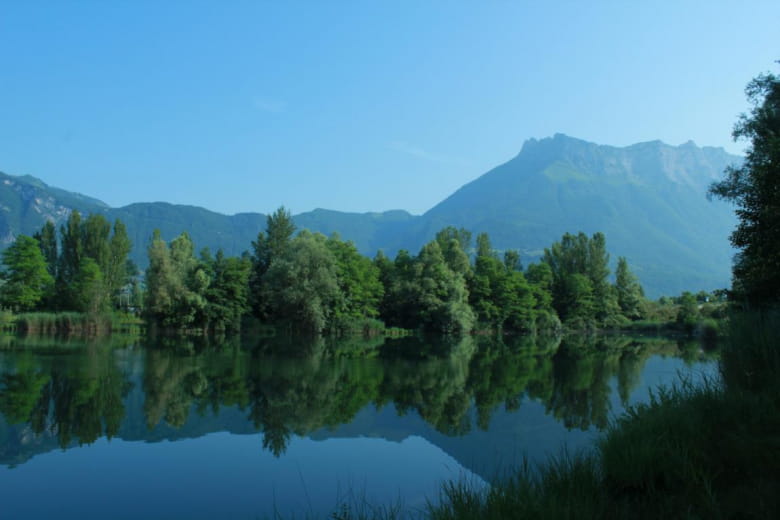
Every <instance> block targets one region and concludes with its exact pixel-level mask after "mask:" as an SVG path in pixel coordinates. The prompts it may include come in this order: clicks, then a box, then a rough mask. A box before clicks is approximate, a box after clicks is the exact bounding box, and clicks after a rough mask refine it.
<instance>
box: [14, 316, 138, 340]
mask: <svg viewBox="0 0 780 520" xmlns="http://www.w3.org/2000/svg"><path fill="white" fill-rule="evenodd" d="M4 324H5V325H4V328H5V329H6V330H9V329H11V330H14V331H16V332H21V333H25V334H36V335H43V334H46V335H82V336H100V335H105V334H111V333H124V334H127V333H138V332H140V331H141V328H142V327H143V321H142V320H140V319H139V318H137V317H135V316H132V315H129V314H122V313H104V314H86V313H79V312H28V313H22V314H17V315H10V316H9V317H7V319H6V320H5V321H4Z"/></svg>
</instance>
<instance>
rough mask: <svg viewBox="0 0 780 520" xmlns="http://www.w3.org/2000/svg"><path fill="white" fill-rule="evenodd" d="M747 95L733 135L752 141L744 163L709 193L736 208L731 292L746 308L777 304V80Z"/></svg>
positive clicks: (768, 77) (757, 83)
mask: <svg viewBox="0 0 780 520" xmlns="http://www.w3.org/2000/svg"><path fill="white" fill-rule="evenodd" d="M746 94H747V97H748V100H749V101H750V102H751V103H752V105H753V108H752V109H751V111H750V113H749V114H742V115H741V116H740V118H739V120H738V121H737V124H736V125H735V127H734V131H733V134H732V135H733V136H734V139H735V140H740V139H746V140H748V141H750V144H749V146H748V148H747V150H746V153H745V161H744V162H743V163H742V164H741V165H737V166H731V167H730V168H728V169H727V170H726V178H725V179H723V180H722V181H720V182H716V183H714V184H713V185H712V186H711V187H710V193H711V194H712V195H715V196H716V197H720V198H722V199H725V200H728V201H731V202H733V203H735V204H736V206H737V209H736V213H737V217H738V218H739V223H738V224H737V228H736V229H735V230H734V232H733V233H732V234H731V243H732V244H733V245H734V247H736V248H737V249H738V250H739V253H738V254H737V255H736V257H735V262H734V266H733V275H734V280H733V291H734V292H735V295H736V296H737V297H738V298H742V299H744V300H745V301H746V302H747V303H748V304H749V305H756V306H765V305H769V304H774V303H777V302H778V300H779V299H780V78H778V77H777V76H775V75H774V74H763V75H760V76H758V77H756V78H755V79H753V80H752V81H751V82H750V83H749V84H748V86H747V89H746Z"/></svg>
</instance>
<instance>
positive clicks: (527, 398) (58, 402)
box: [0, 336, 715, 519]
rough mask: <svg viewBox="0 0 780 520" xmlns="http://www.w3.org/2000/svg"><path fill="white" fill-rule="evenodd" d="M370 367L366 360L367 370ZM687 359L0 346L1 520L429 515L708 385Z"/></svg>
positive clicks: (660, 347)
mask: <svg viewBox="0 0 780 520" xmlns="http://www.w3.org/2000/svg"><path fill="white" fill-rule="evenodd" d="M366 352H374V353H375V354H374V355H373V357H367V356H366ZM714 370H715V366H714V363H713V362H712V361H711V359H710V356H709V355H707V354H705V353H703V352H702V351H701V350H700V349H699V347H698V345H696V344H692V343H682V342H677V341H675V340H665V339H636V338H635V339H632V338H627V337H616V336H610V337H606V338H600V339H591V340H587V339H584V338H571V339H564V340H563V341H561V340H560V339H546V340H533V339H530V338H521V339H518V340H514V341H512V342H505V343H499V342H496V341H494V340H488V339H481V338H478V339H474V338H468V339H465V340H461V341H458V342H455V343H447V342H438V343H423V342H422V341H420V340H417V339H404V340H388V341H387V342H385V343H384V344H382V342H381V340H375V341H373V342H363V341H356V340H355V341H349V342H338V343H337V342H327V341H309V342H300V341H299V342H295V343H294V344H292V343H289V342H284V341H277V340H273V339H255V340H251V341H247V340H244V341H240V340H236V339H234V340H231V341H225V342H222V343H220V342H214V341H212V342H204V341H198V342H196V341H166V342H164V343H151V342H146V341H142V340H122V339H119V338H115V339H112V340H110V341H109V342H91V343H84V342H79V341H71V342H57V341H55V340H36V339H31V338H25V339H16V338H8V337H6V338H3V339H2V342H0V508H2V509H0V517H2V518H4V519H6V518H7V519H15V518H47V519H48V518H60V519H62V518H79V519H85V518H96V519H97V518H100V519H105V518H134V519H135V518H165V519H174V518H176V519H178V518H182V519H185V518H186V519H199V518H235V519H254V518H265V517H273V515H274V514H275V513H276V512H278V513H280V514H282V515H284V516H286V517H289V516H293V515H294V516H295V517H298V518H300V517H303V516H305V515H311V516H317V517H324V516H326V515H327V514H328V512H330V511H333V510H334V508H335V507H336V506H337V505H338V504H340V503H343V502H348V503H352V504H355V503H358V504H360V503H363V502H364V501H368V502H370V503H372V504H385V503H394V502H398V501H401V502H402V503H403V505H404V506H405V507H406V508H407V509H409V510H412V511H414V510H416V509H419V508H421V507H422V506H423V505H424V504H425V503H426V500H432V501H435V500H436V498H437V493H438V489H439V485H440V484H441V482H442V481H444V480H448V479H469V480H470V481H471V482H473V483H474V485H476V486H480V485H488V483H489V482H490V481H491V480H493V479H495V478H497V477H498V476H500V475H501V473H502V472H503V471H506V470H508V469H510V468H511V466H512V465H513V464H514V463H515V462H516V461H518V460H519V459H520V458H521V457H522V456H523V455H525V456H528V457H529V458H531V459H535V460H541V459H542V458H543V457H544V456H545V455H547V454H550V453H553V454H554V453H558V452H559V451H560V450H561V449H562V447H564V446H566V447H568V448H570V449H580V448H583V449H585V448H587V447H588V446H589V445H590V442H591V441H592V440H593V439H594V437H596V436H597V435H598V432H599V430H600V429H602V428H603V427H604V426H605V425H606V424H607V423H608V421H609V420H610V419H611V418H612V417H614V416H615V415H617V414H619V413H620V412H621V411H622V410H623V409H624V406H625V405H626V404H627V403H634V402H637V401H643V400H646V399H647V397H648V392H649V390H650V389H652V388H654V387H656V386H658V385H660V384H668V383H672V382H674V381H675V380H677V379H678V378H679V377H680V376H681V375H682V376H687V375H691V376H692V377H700V376H701V374H703V373H713V372H714Z"/></svg>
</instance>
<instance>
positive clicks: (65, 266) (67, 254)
mask: <svg viewBox="0 0 780 520" xmlns="http://www.w3.org/2000/svg"><path fill="white" fill-rule="evenodd" d="M60 245H61V252H60V257H59V262H58V264H59V265H58V266H57V281H56V293H57V300H58V307H60V308H63V309H72V308H74V305H75V300H76V295H75V294H74V292H73V287H74V282H75V281H76V277H77V276H78V272H79V267H80V266H81V258H82V257H83V255H84V242H83V235H82V231H81V214H80V213H79V212H78V211H77V210H73V211H72V212H71V213H70V215H68V220H67V222H66V223H65V224H64V225H62V226H60Z"/></svg>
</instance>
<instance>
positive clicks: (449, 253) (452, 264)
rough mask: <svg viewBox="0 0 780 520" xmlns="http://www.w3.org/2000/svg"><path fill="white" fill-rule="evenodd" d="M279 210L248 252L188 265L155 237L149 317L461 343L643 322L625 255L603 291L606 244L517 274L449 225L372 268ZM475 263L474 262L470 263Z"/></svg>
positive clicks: (509, 261) (185, 242)
mask: <svg viewBox="0 0 780 520" xmlns="http://www.w3.org/2000/svg"><path fill="white" fill-rule="evenodd" d="M296 231H297V230H296V226H295V225H294V223H293V221H292V216H291V214H290V213H289V212H288V211H287V210H285V209H284V208H283V207H282V208H279V209H278V210H277V211H276V212H274V213H273V214H271V215H269V216H268V218H267V222H266V229H265V230H264V231H261V232H260V233H259V234H258V236H257V239H256V240H255V241H253V242H252V252H251V254H250V253H245V254H244V255H242V256H241V257H240V258H226V257H224V255H223V254H222V253H221V252H218V253H217V256H216V257H215V258H211V256H210V254H209V253H208V252H207V251H206V252H203V253H201V255H200V257H199V258H197V257H196V256H195V254H194V249H195V248H194V244H192V241H191V239H190V238H189V236H188V235H187V234H186V233H182V234H181V235H180V236H179V237H177V238H175V239H174V240H172V241H171V242H170V244H166V243H165V242H164V241H163V240H162V239H161V238H160V236H159V234H156V235H155V237H154V238H153V239H152V243H151V245H150V247H149V268H148V269H147V271H146V299H145V302H146V314H147V316H148V317H149V318H150V319H151V320H152V321H154V322H155V323H160V324H163V325H166V326H173V327H198V326H204V325H205V326H210V327H216V328H230V327H235V326H237V325H238V323H239V322H240V319H241V317H242V316H243V315H245V314H251V315H253V316H255V317H256V318H258V319H260V320H261V321H263V322H267V323H273V324H287V325H289V326H290V327H291V328H293V329H294V330H297V331H303V332H308V333H315V334H320V333H331V334H334V333H335V334H340V333H345V332H350V331H364V332H365V331H371V330H376V329H382V328H384V327H398V328H402V329H422V330H423V331H425V332H431V333H440V334H441V333H443V334H461V333H468V332H470V331H473V330H476V329H480V330H484V329H492V330H499V331H505V332H530V331H535V330H538V329H557V328H560V327H561V324H562V323H564V324H566V325H569V326H574V327H580V328H588V327H591V328H594V327H602V326H619V325H621V324H625V323H627V322H628V321H630V320H633V319H637V318H639V317H641V315H642V310H641V304H642V302H643V300H644V293H643V291H642V288H641V286H640V285H639V282H638V280H637V278H636V276H635V275H634V274H633V273H632V272H631V271H630V269H629V266H628V262H627V261H626V259H625V258H622V257H621V258H619V259H618V262H617V270H616V273H615V281H614V282H610V280H609V277H610V274H611V272H610V268H609V254H608V253H607V251H606V239H605V237H604V235H603V234H601V233H596V234H594V235H593V236H591V237H588V236H587V235H585V234H584V233H579V234H577V235H571V234H566V235H564V236H563V238H562V239H561V241H560V242H556V243H554V244H553V245H552V246H551V247H550V248H548V249H546V250H545V252H544V256H543V258H542V259H541V261H540V262H538V263H534V264H531V265H529V266H528V268H527V269H523V266H522V265H521V262H520V254H519V253H518V252H517V251H505V252H504V253H503V254H499V253H498V252H497V251H496V250H494V249H493V247H492V245H491V243H490V237H489V236H488V234H487V233H481V234H479V235H478V236H477V237H476V241H475V247H474V248H473V249H472V234H471V232H469V231H467V230H465V229H456V228H454V227H447V228H445V229H443V230H441V231H440V232H439V233H437V234H436V237H435V238H434V239H433V240H431V241H430V242H429V243H427V244H425V245H424V246H423V247H422V249H421V250H420V251H419V253H418V254H417V255H412V254H410V253H409V252H408V251H406V250H401V251H399V252H398V254H397V255H396V256H395V258H394V259H391V258H389V257H387V256H386V255H385V254H384V253H382V252H381V251H380V252H378V253H377V255H376V256H375V257H374V258H373V259H370V258H368V257H366V256H363V255H361V254H360V253H359V252H358V250H357V248H356V247H355V244H354V243H352V242H351V241H343V240H341V238H340V237H339V236H338V235H337V234H334V235H332V236H330V237H326V236H324V235H322V234H320V233H312V232H310V231H308V230H302V231H300V232H299V233H297V234H296ZM472 257H473V258H472Z"/></svg>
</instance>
